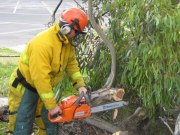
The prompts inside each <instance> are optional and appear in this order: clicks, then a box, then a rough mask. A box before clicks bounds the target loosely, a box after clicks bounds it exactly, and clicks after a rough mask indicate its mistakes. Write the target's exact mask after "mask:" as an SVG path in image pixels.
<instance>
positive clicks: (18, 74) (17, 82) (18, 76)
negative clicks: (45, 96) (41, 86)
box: [12, 69, 37, 93]
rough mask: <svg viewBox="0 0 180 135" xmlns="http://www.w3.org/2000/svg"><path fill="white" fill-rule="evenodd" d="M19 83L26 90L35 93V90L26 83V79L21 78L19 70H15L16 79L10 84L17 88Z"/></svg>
mask: <svg viewBox="0 0 180 135" xmlns="http://www.w3.org/2000/svg"><path fill="white" fill-rule="evenodd" d="M19 83H21V84H22V85H23V86H24V87H25V88H27V89H28V90H30V91H32V92H35V93H37V90H36V89H35V88H34V87H32V86H31V85H30V84H29V83H28V82H27V81H26V79H25V78H24V77H23V75H22V74H21V72H20V71H19V69H17V77H16V78H15V80H14V81H13V83H12V86H13V87H14V88H17V86H18V84H19Z"/></svg>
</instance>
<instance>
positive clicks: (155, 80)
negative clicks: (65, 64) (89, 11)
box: [80, 0, 180, 116]
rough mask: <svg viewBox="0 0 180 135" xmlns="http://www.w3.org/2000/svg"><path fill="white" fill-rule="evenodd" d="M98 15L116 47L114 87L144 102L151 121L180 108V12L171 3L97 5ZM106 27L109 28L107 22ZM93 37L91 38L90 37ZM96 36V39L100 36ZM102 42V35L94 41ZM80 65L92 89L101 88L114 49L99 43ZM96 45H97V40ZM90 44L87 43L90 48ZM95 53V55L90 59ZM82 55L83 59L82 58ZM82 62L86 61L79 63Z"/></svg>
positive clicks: (106, 0) (144, 0)
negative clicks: (111, 49) (88, 78)
mask: <svg viewBox="0 0 180 135" xmlns="http://www.w3.org/2000/svg"><path fill="white" fill-rule="evenodd" d="M93 2H94V3H93V4H94V5H93V7H94V15H95V17H96V19H97V22H98V23H99V24H101V26H103V28H104V30H106V33H107V35H108V36H109V38H110V39H111V41H112V42H113V43H114V45H115V48H116V53H117V75H116V81H115V83H114V86H117V85H120V86H123V87H125V88H126V92H127V96H128V99H129V100H130V101H131V102H136V101H135V100H136V97H137V96H138V97H140V99H141V100H142V103H143V106H144V107H145V108H146V109H147V112H148V114H149V115H150V116H154V115H155V114H157V115H160V114H161V113H164V112H166V113H167V112H168V113H169V112H170V109H174V108H179V104H180V77H179V73H180V63H179V61H180V57H179V56H180V46H179V39H180V38H179V31H180V10H179V5H178V2H177V1H169V0H161V1H158V0H133V1H126V0H121V1H119V0H113V1H111V0H96V1H93ZM104 22H105V23H104ZM91 34H92V33H91ZM95 35H96V34H95ZM95 37H96V39H98V36H95ZM89 40H90V41H91V42H87V41H86V42H85V43H84V44H86V45H89V44H91V46H95V49H93V50H91V51H89V53H86V56H93V57H91V59H90V58H88V57H85V59H84V60H83V61H82V62H81V64H83V65H84V67H85V66H86V65H88V64H89V62H90V65H91V66H90V68H89V69H87V71H89V72H88V75H89V77H90V81H89V83H90V85H92V86H93V87H94V88H95V89H97V88H100V87H101V86H102V84H104V82H105V81H106V79H107V77H108V74H109V72H110V65H111V57H110V53H109V50H108V49H107V47H106V46H104V45H103V43H102V42H101V40H100V39H99V42H98V44H96V43H94V42H93V40H94V39H92V38H90V39H89ZM96 41H97V40H96ZM87 43H88V44H87ZM88 54H91V55H88ZM81 56H82V54H81ZM80 61H81V60H80Z"/></svg>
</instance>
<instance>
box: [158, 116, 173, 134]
mask: <svg viewBox="0 0 180 135" xmlns="http://www.w3.org/2000/svg"><path fill="white" fill-rule="evenodd" d="M159 119H160V120H161V121H162V122H163V123H164V124H165V125H166V127H167V128H168V129H169V131H170V132H171V134H172V135H173V131H172V129H171V127H170V126H169V124H168V123H167V121H166V119H165V118H162V117H160V116H159Z"/></svg>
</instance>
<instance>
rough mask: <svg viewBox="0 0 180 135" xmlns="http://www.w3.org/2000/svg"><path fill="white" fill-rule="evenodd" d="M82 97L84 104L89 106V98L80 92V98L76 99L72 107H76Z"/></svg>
mask: <svg viewBox="0 0 180 135" xmlns="http://www.w3.org/2000/svg"><path fill="white" fill-rule="evenodd" d="M83 97H84V98H85V99H86V103H87V104H90V99H89V97H88V96H87V95H86V94H84V91H82V92H81V95H80V96H79V97H78V99H77V100H76V101H75V102H74V103H73V105H78V104H79V103H80V101H81V99H82V98H83Z"/></svg>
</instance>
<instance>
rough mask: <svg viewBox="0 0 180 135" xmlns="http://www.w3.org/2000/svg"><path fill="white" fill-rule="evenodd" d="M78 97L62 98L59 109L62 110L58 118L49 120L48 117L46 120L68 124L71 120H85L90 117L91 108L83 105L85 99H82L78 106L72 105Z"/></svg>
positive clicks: (85, 104)
mask: <svg viewBox="0 0 180 135" xmlns="http://www.w3.org/2000/svg"><path fill="white" fill-rule="evenodd" d="M77 99H78V97H76V96H75V95H72V96H69V97H67V98H64V99H63V100H62V101H61V104H60V105H59V107H60V108H61V110H62V114H61V115H60V117H57V118H51V117H50V115H48V118H49V120H50V121H51V122H70V121H72V120H73V119H81V118H86V117H89V116H90V115H91V107H90V105H88V104H87V103H85V99H84V98H82V99H81V101H80V102H79V103H78V104H74V103H75V102H76V100H77Z"/></svg>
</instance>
